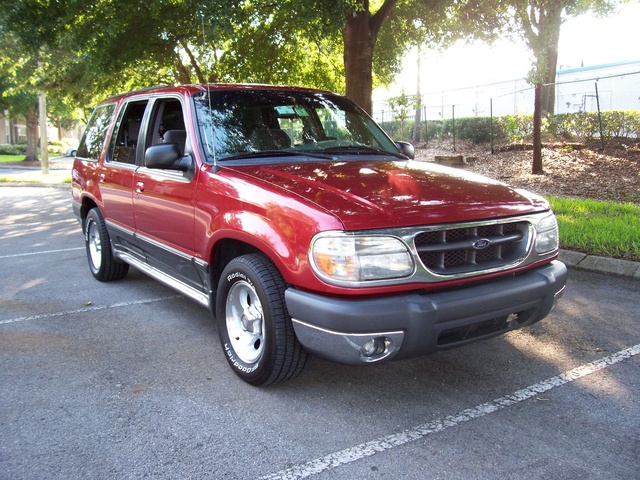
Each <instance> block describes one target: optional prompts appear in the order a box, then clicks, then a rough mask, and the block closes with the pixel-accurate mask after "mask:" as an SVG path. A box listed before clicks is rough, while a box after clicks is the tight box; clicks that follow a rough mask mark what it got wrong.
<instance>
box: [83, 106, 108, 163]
mask: <svg viewBox="0 0 640 480" xmlns="http://www.w3.org/2000/svg"><path fill="white" fill-rule="evenodd" d="M115 107H116V106H115V104H114V103H110V104H107V105H100V106H99V107H96V109H95V110H94V111H93V113H92V114H91V118H90V119H89V123H87V128H86V129H85V131H84V135H83V136H82V140H80V145H79V146H78V157H80V158H86V159H87V160H94V161H96V162H97V161H98V160H99V159H100V153H102V146H103V145H104V140H105V137H106V136H107V131H108V130H109V124H110V123H111V117H112V115H113V110H114V109H115Z"/></svg>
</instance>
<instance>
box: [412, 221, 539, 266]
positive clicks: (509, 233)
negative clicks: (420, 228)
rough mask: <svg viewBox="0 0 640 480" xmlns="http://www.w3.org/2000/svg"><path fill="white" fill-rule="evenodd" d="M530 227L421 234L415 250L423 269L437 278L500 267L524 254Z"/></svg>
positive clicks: (500, 226)
mask: <svg viewBox="0 0 640 480" xmlns="http://www.w3.org/2000/svg"><path fill="white" fill-rule="evenodd" d="M529 232H530V224H529V223H528V222H511V223H501V224H493V225H476V226H469V227H464V228H450V229H446V230H436V231H429V232H422V233H420V234H418V235H417V236H416V237H415V240H414V242H415V247H416V250H417V252H418V254H419V256H420V260H421V261H422V264H423V265H424V267H425V268H426V269H427V270H429V271H431V272H434V273H437V274H440V275H453V274H460V273H468V272H475V271H479V270H486V269H490V268H491V269H493V268H500V267H503V266H505V265H507V264H510V263H512V262H514V261H516V260H518V259H519V258H521V257H522V256H524V255H525V253H526V249H527V245H528V236H529Z"/></svg>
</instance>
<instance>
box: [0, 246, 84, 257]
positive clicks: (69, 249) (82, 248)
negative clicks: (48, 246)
mask: <svg viewBox="0 0 640 480" xmlns="http://www.w3.org/2000/svg"><path fill="white" fill-rule="evenodd" d="M84 249H85V247H73V248H60V249H58V250H43V251H41V252H28V253H13V254H11V255H0V258H16V257H28V256H30V255H44V254H47V253H60V252H73V251H74V250H84Z"/></svg>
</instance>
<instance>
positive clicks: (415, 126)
mask: <svg viewBox="0 0 640 480" xmlns="http://www.w3.org/2000/svg"><path fill="white" fill-rule="evenodd" d="M420 57H421V52H420V44H418V78H417V79H416V80H417V81H416V114H415V117H414V122H413V143H414V144H415V145H417V144H418V143H419V142H420V122H421V118H420V114H421V113H422V94H421V93H420V83H421V82H420Z"/></svg>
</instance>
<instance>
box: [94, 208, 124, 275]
mask: <svg viewBox="0 0 640 480" xmlns="http://www.w3.org/2000/svg"><path fill="white" fill-rule="evenodd" d="M84 240H85V246H86V249H87V260H88V261H89V269H90V270H91V274H92V275H93V276H94V277H95V278H96V280H100V281H101V282H109V281H111V280H120V279H121V278H124V277H126V276H127V273H128V272H129V265H128V264H126V263H122V262H120V261H118V260H117V259H116V258H115V257H114V255H113V252H112V251H111V241H110V239H109V232H108V231H107V225H106V224H105V221H104V219H103V218H102V214H101V213H100V210H98V209H97V208H93V209H91V210H90V211H89V213H88V214H87V218H86V219H85V222H84Z"/></svg>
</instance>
